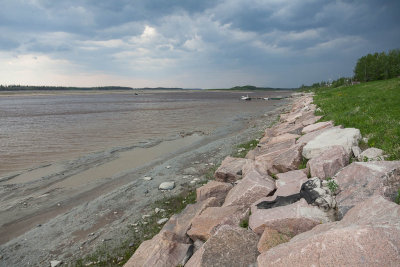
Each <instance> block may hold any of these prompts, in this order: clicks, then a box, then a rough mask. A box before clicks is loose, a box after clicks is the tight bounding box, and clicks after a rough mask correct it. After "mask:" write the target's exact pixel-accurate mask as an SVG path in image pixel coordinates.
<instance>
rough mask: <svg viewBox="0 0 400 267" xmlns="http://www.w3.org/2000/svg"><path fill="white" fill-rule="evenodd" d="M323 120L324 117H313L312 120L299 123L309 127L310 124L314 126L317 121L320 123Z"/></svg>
mask: <svg viewBox="0 0 400 267" xmlns="http://www.w3.org/2000/svg"><path fill="white" fill-rule="evenodd" d="M321 118H322V116H311V117H310V118H307V119H304V120H301V121H299V122H301V124H302V125H303V127H305V126H308V125H310V124H314V123H316V122H317V121H319V120H320V119H321Z"/></svg>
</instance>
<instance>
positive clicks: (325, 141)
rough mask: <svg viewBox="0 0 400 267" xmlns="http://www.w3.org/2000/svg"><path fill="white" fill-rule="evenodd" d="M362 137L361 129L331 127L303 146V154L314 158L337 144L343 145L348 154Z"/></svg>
mask: <svg viewBox="0 0 400 267" xmlns="http://www.w3.org/2000/svg"><path fill="white" fill-rule="evenodd" d="M360 139H361V133H360V130H359V129H355V128H345V129H340V128H331V129H329V130H326V131H324V132H323V133H321V134H320V135H318V136H317V137H315V138H314V139H313V140H311V141H309V142H308V143H307V144H306V145H305V146H304V147H303V156H304V157H305V158H307V159H312V158H314V157H316V156H318V155H319V154H320V153H321V152H323V151H325V150H328V149H329V148H330V147H332V146H335V145H339V146H343V148H344V149H345V150H346V152H347V154H350V152H351V148H352V147H353V146H357V145H358V141H359V140H360Z"/></svg>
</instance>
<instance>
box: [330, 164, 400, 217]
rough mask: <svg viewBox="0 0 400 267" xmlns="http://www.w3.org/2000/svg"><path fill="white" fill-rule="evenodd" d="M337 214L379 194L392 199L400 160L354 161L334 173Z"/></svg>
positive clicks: (398, 179) (399, 175) (399, 174)
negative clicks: (337, 187)
mask: <svg viewBox="0 0 400 267" xmlns="http://www.w3.org/2000/svg"><path fill="white" fill-rule="evenodd" d="M335 180H336V181H337V183H338V185H339V193H338V194H337V196H336V201H337V204H338V212H339V213H338V215H339V217H343V216H344V215H345V214H346V212H347V211H348V210H349V209H350V208H352V207H353V206H354V205H356V204H357V203H359V202H362V201H364V200H365V199H367V198H369V197H371V196H372V195H381V196H383V197H386V198H387V199H391V200H394V199H395V196H396V194H397V190H398V189H399V188H400V161H371V162H354V163H352V164H350V165H349V166H347V167H345V168H344V169H342V170H341V171H340V172H339V173H337V174H336V176H335Z"/></svg>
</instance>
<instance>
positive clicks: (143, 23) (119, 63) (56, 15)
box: [0, 0, 400, 87]
mask: <svg viewBox="0 0 400 267" xmlns="http://www.w3.org/2000/svg"><path fill="white" fill-rule="evenodd" d="M0 4H1V7H2V8H1V9H0V56H1V58H3V59H4V60H3V61H4V62H6V61H7V62H9V63H7V64H9V65H7V66H5V65H3V66H0V68H1V69H7V70H8V71H9V72H10V73H11V72H12V71H13V69H12V68H10V66H13V68H16V67H15V66H19V68H18V69H16V70H15V72H16V71H17V70H18V71H21V70H23V66H24V64H28V63H27V62H30V61H29V60H28V59H30V58H32V57H35V55H36V54H38V55H41V56H42V57H38V60H35V61H34V62H35V64H38V63H41V64H42V65H38V67H37V69H40V67H39V66H45V67H43V68H50V67H49V66H52V64H58V65H57V66H58V69H62V67H59V65H60V64H65V66H66V67H65V73H73V71H74V70H79V71H80V72H85V73H88V74H91V73H92V74H93V73H95V74H96V75H97V74H98V73H102V74H104V75H106V76H108V77H111V78H110V79H111V80H112V77H123V79H125V80H126V81H127V82H126V83H129V79H131V80H130V81H131V82H132V83H135V82H136V81H139V80H140V81H141V82H142V83H145V81H147V82H149V81H152V82H153V83H154V84H157V85H165V86H188V87H214V86H215V87H221V86H231V85H235V84H238V83H240V84H247V83H250V84H255V85H263V86H289V87H291V86H298V85H300V84H302V83H311V82H314V81H318V80H323V79H329V78H337V76H338V75H347V76H349V75H351V74H352V68H353V66H354V64H355V61H356V60H357V58H359V57H360V56H362V55H364V54H366V53H370V52H375V51H383V50H389V49H394V48H398V44H399V43H400V30H399V28H400V27H399V25H400V22H399V16H398V14H399V13H400V2H399V1H377V0H376V1H375V0H374V1H344V0H343V1H317V0H219V1H216V0H207V1H199V0H190V1H188V0H185V1H182V0H141V1H138V0H137V1H128V0H120V1H109V0H107V1H106V0H96V1H95V0H86V1H75V0H74V1H73V0H64V1H53V0H30V1H28V0H2V1H0ZM16 56H17V57H16ZM18 56H20V57H18ZM16 58H17V59H18V60H19V61H18V60H16ZM3 64H6V63H3ZM61 72H62V71H61ZM32 75H33V74H32ZM6 76H7V75H5V77H6ZM8 76H12V75H8ZM89 76H90V75H89ZM67 78H68V77H65V78H64V79H67ZM27 83H29V81H27ZM138 83H139V82H138ZM143 85H145V84H143ZM132 86H134V85H132Z"/></svg>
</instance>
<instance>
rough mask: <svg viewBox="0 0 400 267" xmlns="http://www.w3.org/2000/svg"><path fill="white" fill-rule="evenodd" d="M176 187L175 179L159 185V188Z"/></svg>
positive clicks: (168, 188) (169, 188)
mask: <svg viewBox="0 0 400 267" xmlns="http://www.w3.org/2000/svg"><path fill="white" fill-rule="evenodd" d="M174 188H175V182H174V181H171V182H164V183H161V184H160V185H159V186H158V189H160V190H172V189H174Z"/></svg>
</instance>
